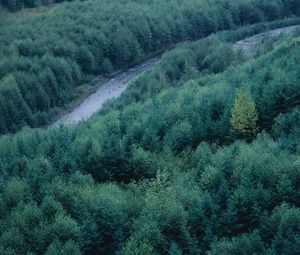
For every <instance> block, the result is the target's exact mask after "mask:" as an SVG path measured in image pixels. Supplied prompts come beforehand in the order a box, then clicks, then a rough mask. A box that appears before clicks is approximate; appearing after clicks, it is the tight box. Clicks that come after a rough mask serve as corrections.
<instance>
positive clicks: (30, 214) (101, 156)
mask: <svg viewBox="0 0 300 255" xmlns="http://www.w3.org/2000/svg"><path fill="white" fill-rule="evenodd" d="M261 26H262V27H263V25H261ZM262 27H260V28H258V26H255V25H254V26H249V27H245V28H242V29H240V30H238V31H232V32H223V33H220V34H217V35H212V36H209V37H207V38H205V39H201V40H198V41H196V42H193V43H184V44H181V45H179V46H178V47H176V48H175V49H174V50H171V51H170V52H167V53H166V54H165V55H164V56H163V58H162V60H161V62H160V63H158V64H157V65H156V66H155V67H154V68H153V69H152V70H150V71H149V72H147V73H146V74H144V75H143V76H142V77H140V78H139V79H138V80H137V81H135V82H134V83H132V84H131V85H130V87H129V88H128V90H127V91H126V92H125V93H124V95H122V97H121V98H119V99H116V100H113V101H111V102H110V103H108V104H107V105H106V106H105V107H104V108H103V110H102V111H101V112H100V113H99V114H97V115H95V116H94V117H93V118H92V119H91V120H89V121H87V122H84V123H81V124H79V125H76V126H73V127H61V128H59V129H51V130H40V129H29V128H26V129H24V130H22V131H21V132H19V133H17V134H15V135H5V136H2V137H1V138H0V172H1V178H0V254H5V255H6V254H14V255H15V254H47V255H52V254H53V255H54V254H55V255H57V254H58V255H59V254H61V255H62V254H75V255H77V254H78V255H79V254H124V255H140V254H144V255H151V254H172V255H175V254H176V255H177V254H208V255H217V254H228V255H232V254H239V255H240V254H241V255H243V254H245V255H248V254H249V255H250V254H266V255H270V254H278V255H279V254H291V255H292V254H293V255H294V254H295V255H296V254H299V250H300V243H299V240H300V209H299V206H300V203H299V201H300V197H299V194H300V190H299V187H300V156H299V155H300V144H299V135H300V108H299V103H300V88H299V86H300V82H299V81H300V76H299V74H300V63H299V61H300V58H299V56H300V41H299V35H300V33H299V30H298V31H297V32H295V33H294V34H293V35H291V36H289V37H287V36H285V37H279V38H267V39H265V40H264V41H262V42H261V43H260V44H259V45H258V47H257V53H256V54H255V57H254V58H253V59H248V58H247V57H246V56H244V55H243V53H242V52H241V51H239V50H234V49H233V48H232V45H231V44H230V43H229V42H230V41H233V40H236V39H241V38H243V36H245V35H247V34H248V35H249V34H253V33H254V31H255V30H256V29H262ZM10 79H12V78H10Z"/></svg>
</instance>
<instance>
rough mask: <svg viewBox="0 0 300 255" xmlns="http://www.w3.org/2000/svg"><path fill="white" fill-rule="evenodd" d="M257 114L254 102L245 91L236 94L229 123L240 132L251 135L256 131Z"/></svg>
mask: <svg viewBox="0 0 300 255" xmlns="http://www.w3.org/2000/svg"><path fill="white" fill-rule="evenodd" d="M257 120H258V114H257V110H256V106H255V103H254V102H253V101H252V100H251V99H250V98H249V96H248V94H247V93H246V92H240V93H238V94H237V96H236V99H235V102H234V106H233V108H232V111H231V119H230V123H231V126H232V128H233V129H234V130H236V131H238V132H239V133H241V134H246V135H250V137H251V136H253V135H255V133H256V132H257Z"/></svg>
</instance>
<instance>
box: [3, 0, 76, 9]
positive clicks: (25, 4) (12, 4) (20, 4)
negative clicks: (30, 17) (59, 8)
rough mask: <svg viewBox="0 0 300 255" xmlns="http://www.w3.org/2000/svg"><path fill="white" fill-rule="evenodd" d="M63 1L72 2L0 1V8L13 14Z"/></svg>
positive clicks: (51, 0)
mask: <svg viewBox="0 0 300 255" xmlns="http://www.w3.org/2000/svg"><path fill="white" fill-rule="evenodd" d="M64 1H68V2H71V1H74V0H0V6H2V7H4V8H6V9H8V10H9V11H13V12H15V11H18V10H20V9H22V8H33V7H37V6H42V5H49V4H53V3H61V2H64Z"/></svg>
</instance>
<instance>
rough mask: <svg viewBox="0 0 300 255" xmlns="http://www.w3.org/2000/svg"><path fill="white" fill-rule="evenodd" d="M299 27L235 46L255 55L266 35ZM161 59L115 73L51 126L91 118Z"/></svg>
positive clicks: (74, 122) (289, 31)
mask: <svg viewBox="0 0 300 255" xmlns="http://www.w3.org/2000/svg"><path fill="white" fill-rule="evenodd" d="M299 27H300V26H290V27H285V28H279V29H274V30H271V31H268V32H265V33H260V34H256V35H254V36H251V37H248V38H245V39H243V40H241V41H238V42H236V43H235V44H234V48H236V49H237V48H241V49H243V51H244V52H245V54H246V55H248V56H251V55H253V50H254V48H255V45H256V44H257V43H258V42H259V41H260V40H261V39H262V38H263V37H264V36H266V35H269V34H271V35H273V36H275V35H279V34H281V33H291V32H293V31H295V30H296V28H299ZM159 60H160V58H158V57H157V58H153V59H150V60H148V61H146V62H144V63H143V64H140V65H138V66H135V67H133V68H131V69H129V70H128V71H125V72H122V73H120V74H117V75H115V76H114V77H112V78H111V79H110V80H109V81H107V82H106V83H104V84H103V85H101V86H100V87H99V88H98V89H97V91H96V92H95V93H93V94H91V95H90V96H89V97H87V98H86V99H84V100H83V101H82V103H81V104H80V105H79V106H77V107H76V108H74V109H73V110H72V111H71V112H70V113H68V114H66V115H64V116H62V117H61V118H60V119H59V120H57V121H56V122H54V123H53V124H52V125H50V126H49V127H58V126H60V125H61V124H64V125H71V124H76V123H78V122H80V121H84V120H87V119H89V118H90V117H91V116H92V115H93V114H94V113H96V112H97V111H99V110H100V109H101V108H102V106H103V104H104V103H105V102H107V101H108V100H110V99H112V98H115V97H119V96H120V95H121V94H122V92H123V91H124V90H125V89H126V88H127V86H128V84H129V83H130V82H132V81H134V80H135V79H136V78H137V77H138V76H139V75H140V74H141V73H143V72H144V71H146V70H149V69H150V68H151V67H152V66H153V65H154V64H155V63H157V62H158V61H159ZM95 86H97V85H95Z"/></svg>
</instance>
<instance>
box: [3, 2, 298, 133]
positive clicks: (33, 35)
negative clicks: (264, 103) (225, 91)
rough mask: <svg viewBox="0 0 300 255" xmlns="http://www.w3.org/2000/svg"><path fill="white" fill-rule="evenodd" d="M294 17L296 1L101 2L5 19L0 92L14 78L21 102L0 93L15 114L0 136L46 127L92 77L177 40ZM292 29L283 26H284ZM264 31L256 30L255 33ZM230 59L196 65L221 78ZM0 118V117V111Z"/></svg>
mask: <svg viewBox="0 0 300 255" xmlns="http://www.w3.org/2000/svg"><path fill="white" fill-rule="evenodd" d="M51 2H53V1H45V2H44V1H39V3H51ZM57 2H61V1H57ZM37 3H38V2H37V1H24V0H22V1H21V0H14V1H11V0H10V1H4V0H2V4H3V5H8V4H10V5H13V6H12V7H11V8H12V9H18V8H21V7H23V6H33V5H35V4H37ZM299 11H300V8H299V4H298V1H295V0H285V1H281V0H276V1H263V2H262V1H261V0H254V1H253V0H251V1H250V0H243V1H240V0H230V1H227V2H226V3H223V1H219V0H205V1H204V0H186V1H180V0H170V1H159V0H153V1H140V0H124V1H111V0H102V1H74V2H72V3H63V4H59V5H55V6H53V7H51V8H49V10H48V11H47V12H42V13H37V14H33V15H27V16H26V15H25V17H24V16H21V17H15V16H13V17H15V18H7V19H5V20H4V21H0V24H1V25H0V41H1V47H0V88H1V87H3V86H5V84H3V83H4V82H5V79H6V77H12V78H14V80H15V81H16V84H17V87H18V90H19V91H20V94H19V95H20V97H21V98H20V101H22V103H18V104H16V105H15V106H14V107H13V108H12V107H11V106H10V102H9V99H8V98H7V97H5V96H4V94H2V93H3V92H2V91H3V90H1V89H0V98H1V105H3V107H5V108H10V110H11V111H13V112H12V114H13V115H18V117H17V118H13V121H9V120H7V119H5V120H4V121H3V122H2V123H1V126H0V133H1V134H2V133H7V132H16V131H18V130H20V128H21V127H23V126H26V125H28V126H31V127H37V126H41V125H44V124H45V123H46V122H47V121H49V119H51V117H53V116H54V115H55V114H56V113H58V112H59V111H60V110H62V108H64V107H66V106H67V105H68V104H69V103H70V102H71V101H72V100H74V99H75V98H77V97H78V96H80V91H82V89H83V87H82V86H80V85H83V84H86V82H90V81H91V80H92V78H93V77H95V76H96V75H102V76H108V75H109V74H112V73H113V72H114V71H117V70H120V69H126V68H128V67H129V66H132V65H134V64H135V63H138V62H140V61H141V60H144V59H146V58H148V57H149V56H152V55H153V54H155V53H157V52H159V51H162V50H164V49H167V48H169V47H171V46H173V45H174V44H175V43H177V42H180V41H186V40H194V39H197V38H202V37H205V36H207V35H209V34H211V33H213V32H217V31H221V30H227V29H236V28H238V27H241V26H243V25H245V24H254V23H258V22H265V21H272V20H275V19H279V18H284V17H291V16H293V15H298V14H299ZM270 13H272V15H270ZM294 22H295V20H292V21H291V20H286V21H283V22H282V23H281V25H284V24H285V25H287V24H290V23H294ZM298 23H299V21H298ZM276 24H278V23H276ZM263 27H264V25H261V24H260V25H257V27H256V29H257V30H259V29H262V28H263ZM252 29H253V30H252V32H254V30H255V28H253V27H252ZM250 30H251V29H250ZM250 30H243V32H240V33H238V34H239V35H243V34H246V33H249V31H250ZM250 32H251V31H250ZM198 50H200V49H198ZM203 54H204V53H203ZM226 54H227V55H226ZM191 55H192V54H191ZM221 57H223V58H222V61H218V60H219V58H221ZM231 57H232V52H231V51H230V50H229V49H228V46H224V47H222V48H220V51H219V52H214V54H210V59H209V58H207V59H202V58H200V59H199V60H196V61H197V62H196V63H197V64H196V66H197V68H200V69H203V68H204V69H209V70H212V71H213V72H220V71H222V70H224V68H226V67H227V65H228V64H229V62H230V61H231ZM184 62H185V61H184V59H182V63H180V64H179V65H178V67H177V68H176V69H174V70H168V74H169V77H172V78H171V79H178V78H179V77H181V75H180V74H181V73H182V72H184V71H185V69H188V67H189V66H190V64H192V63H190V62H187V63H184ZM79 87H80V89H79ZM86 88H87V86H85V87H84V89H86ZM0 115H5V109H3V108H2V107H1V108H0Z"/></svg>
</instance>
